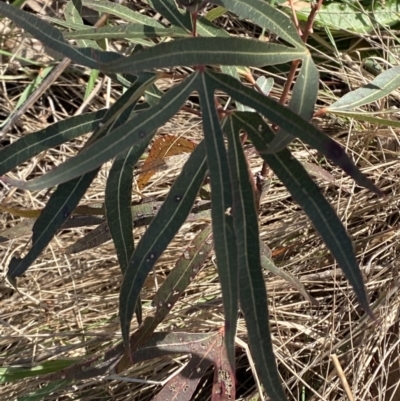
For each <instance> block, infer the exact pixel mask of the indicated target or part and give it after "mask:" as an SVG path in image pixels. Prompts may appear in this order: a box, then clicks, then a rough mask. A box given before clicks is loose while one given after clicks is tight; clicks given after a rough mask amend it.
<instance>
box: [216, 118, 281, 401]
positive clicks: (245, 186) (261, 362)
mask: <svg viewBox="0 0 400 401" xmlns="http://www.w3.org/2000/svg"><path fill="white" fill-rule="evenodd" d="M225 133H226V134H227V136H228V162H229V171H230V176H231V185H232V193H233V207H232V215H233V223H234V228H235V235H236V246H237V258H238V267H239V282H240V290H239V295H240V297H239V298H240V305H241V308H242V311H243V313H244V318H245V321H246V326H247V329H248V330H247V332H248V336H249V343H250V349H251V354H252V356H253V358H254V360H255V364H256V369H257V372H258V373H259V377H260V379H261V382H262V383H263V385H264V388H265V390H266V391H267V394H268V395H269V396H270V397H271V398H272V399H273V400H274V401H278V400H281V401H285V400H286V397H285V394H284V392H283V390H282V386H281V384H280V382H281V380H280V378H279V374H278V369H277V366H276V362H275V356H274V351H273V348H272V340H271V331H270V328H269V316H268V302H267V291H266V288H265V283H264V277H263V273H262V268H261V260H260V246H259V232H258V217H257V213H256V207H255V205H256V203H255V198H254V193H253V188H252V185H251V182H250V176H249V170H248V165H247V160H246V156H245V155H244V151H243V147H242V144H241V142H240V137H239V129H236V130H235V129H234V127H233V121H232V119H231V118H230V119H229V120H228V122H227V124H226V129H225ZM225 185H226V183H225ZM217 260H218V262H219V259H218V255H217Z"/></svg>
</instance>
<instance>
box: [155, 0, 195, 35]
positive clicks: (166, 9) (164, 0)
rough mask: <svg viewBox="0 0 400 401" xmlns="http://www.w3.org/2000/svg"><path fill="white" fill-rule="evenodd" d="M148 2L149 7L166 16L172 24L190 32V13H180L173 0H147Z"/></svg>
mask: <svg viewBox="0 0 400 401" xmlns="http://www.w3.org/2000/svg"><path fill="white" fill-rule="evenodd" d="M148 2H149V5H150V6H151V8H152V9H153V10H155V11H157V12H158V13H160V14H161V15H162V16H163V17H164V18H166V19H167V20H168V21H169V22H170V23H171V25H172V26H175V27H179V28H181V29H184V30H186V31H188V32H191V30H192V22H191V19H190V15H189V14H188V13H186V14H182V13H180V12H179V10H178V9H177V7H176V3H175V1H174V0H148Z"/></svg>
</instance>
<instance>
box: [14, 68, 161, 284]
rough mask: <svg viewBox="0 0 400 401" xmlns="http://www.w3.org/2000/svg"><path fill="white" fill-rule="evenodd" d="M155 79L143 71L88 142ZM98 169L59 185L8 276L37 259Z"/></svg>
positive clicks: (121, 118)
mask: <svg viewBox="0 0 400 401" xmlns="http://www.w3.org/2000/svg"><path fill="white" fill-rule="evenodd" d="M153 79H154V77H152V76H150V77H149V76H148V75H144V76H143V77H141V79H140V78H138V80H137V82H136V83H135V84H133V85H132V88H130V89H129V90H128V91H127V92H126V93H125V94H124V95H123V96H121V97H120V98H119V99H118V101H117V102H115V103H114V105H113V106H112V107H111V109H110V110H109V111H108V113H107V114H106V116H105V117H104V120H103V122H102V123H103V124H102V125H100V126H99V128H98V130H96V131H95V132H94V133H93V134H92V137H91V138H90V139H89V140H88V142H87V143H90V142H93V141H94V140H95V139H98V138H101V137H102V136H105V135H106V134H107V130H106V128H108V127H109V126H110V125H111V124H113V125H114V126H115V127H118V126H119V125H120V124H122V123H123V122H125V121H126V119H127V118H128V117H129V115H130V113H131V110H132V109H133V107H134V105H135V102H136V101H137V99H138V98H139V96H140V95H138V93H137V92H138V90H139V91H140V92H141V93H143V91H144V88H143V85H142V84H143V82H144V83H145V84H148V82H149V80H150V82H153ZM85 146H86V145H85ZM84 150H85V149H83V151H82V152H84ZM98 170H99V168H97V169H94V170H92V171H90V170H89V172H88V173H87V174H84V175H82V176H80V177H77V178H74V179H72V180H69V181H67V182H65V183H63V184H62V185H59V186H58V187H57V189H56V190H55V192H54V193H53V194H52V196H51V197H50V199H49V201H48V202H47V204H46V207H45V208H44V209H43V211H42V212H41V214H40V216H39V217H38V219H37V220H36V222H35V224H34V226H33V229H32V247H31V249H30V250H29V252H28V253H27V255H26V256H25V257H24V258H22V259H21V258H19V257H13V258H12V259H11V262H10V264H9V268H8V276H9V277H11V278H15V277H18V276H21V275H22V274H23V273H24V272H25V271H26V270H27V269H28V268H29V266H30V265H31V264H32V263H33V262H34V261H35V260H36V258H37V257H38V256H39V255H40V253H41V252H42V251H43V249H44V248H45V247H46V246H47V245H48V244H49V242H50V241H51V239H52V238H53V237H54V235H55V234H56V233H57V231H58V229H59V228H60V227H61V226H62V225H63V224H64V223H65V222H66V220H67V219H68V218H69V216H70V215H71V214H72V212H73V211H74V210H75V208H76V206H77V205H78V203H79V201H80V199H81V198H82V196H83V195H84V194H85V192H86V190H87V188H88V187H89V186H90V184H91V183H92V181H93V179H94V178H95V177H96V175H97V172H98Z"/></svg>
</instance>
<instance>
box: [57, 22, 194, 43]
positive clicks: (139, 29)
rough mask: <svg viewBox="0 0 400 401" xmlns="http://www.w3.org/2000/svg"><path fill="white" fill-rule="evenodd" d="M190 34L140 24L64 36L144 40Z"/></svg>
mask: <svg viewBox="0 0 400 401" xmlns="http://www.w3.org/2000/svg"><path fill="white" fill-rule="evenodd" d="M188 36H189V34H188V33H187V32H185V31H183V30H181V29H178V28H153V27H150V26H145V25H139V24H128V25H121V26H104V27H101V28H86V29H79V30H77V31H75V32H67V33H65V34H64V38H66V39H93V40H99V39H143V38H160V37H164V38H168V37H172V38H184V37H188Z"/></svg>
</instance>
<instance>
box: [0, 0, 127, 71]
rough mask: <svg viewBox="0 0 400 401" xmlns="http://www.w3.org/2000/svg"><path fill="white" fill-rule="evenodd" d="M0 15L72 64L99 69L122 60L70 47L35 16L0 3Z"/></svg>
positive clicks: (102, 52)
mask: <svg viewBox="0 0 400 401" xmlns="http://www.w3.org/2000/svg"><path fill="white" fill-rule="evenodd" d="M0 14H2V15H4V16H6V17H7V18H9V19H10V20H12V21H13V22H14V23H15V24H16V25H17V26H19V27H21V28H22V29H24V30H25V31H26V32H28V33H30V34H31V35H32V36H33V37H34V38H35V39H38V40H40V41H41V42H42V43H43V44H44V45H45V46H48V47H49V48H50V49H52V50H54V51H55V52H58V53H60V54H62V55H63V56H64V57H67V58H69V59H71V60H72V61H73V62H75V63H77V64H80V65H84V66H86V67H89V68H94V69H99V68H98V67H99V62H100V63H108V62H111V61H114V60H118V59H122V58H123V56H121V55H120V54H118V53H113V52H105V51H99V50H96V49H91V48H84V49H80V48H77V47H73V46H70V45H69V44H68V43H67V42H66V41H65V40H64V38H63V35H62V33H61V31H60V30H58V29H57V28H55V27H53V26H52V25H51V24H49V23H48V22H46V21H44V20H42V19H40V18H38V17H36V16H35V15H33V14H31V13H28V12H25V11H22V10H19V9H18V8H15V7H13V6H10V5H9V4H6V3H3V2H0Z"/></svg>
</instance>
